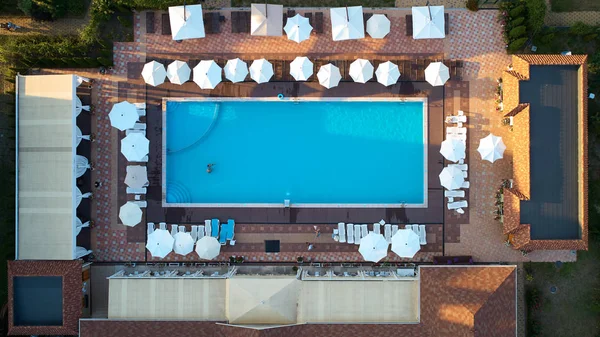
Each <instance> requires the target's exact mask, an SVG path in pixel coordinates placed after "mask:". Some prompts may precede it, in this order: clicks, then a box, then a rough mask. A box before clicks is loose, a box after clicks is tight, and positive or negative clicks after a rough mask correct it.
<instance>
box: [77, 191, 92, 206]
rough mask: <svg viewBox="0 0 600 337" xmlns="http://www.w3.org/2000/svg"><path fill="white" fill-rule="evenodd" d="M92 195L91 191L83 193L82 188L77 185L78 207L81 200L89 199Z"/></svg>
mask: <svg viewBox="0 0 600 337" xmlns="http://www.w3.org/2000/svg"><path fill="white" fill-rule="evenodd" d="M91 196H92V193H91V192H87V193H81V190H80V189H79V187H75V207H77V206H79V204H81V200H83V199H87V198H89V197H91Z"/></svg>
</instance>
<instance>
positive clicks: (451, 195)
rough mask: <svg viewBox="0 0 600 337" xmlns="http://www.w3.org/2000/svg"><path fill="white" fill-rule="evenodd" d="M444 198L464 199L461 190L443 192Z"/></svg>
mask: <svg viewBox="0 0 600 337" xmlns="http://www.w3.org/2000/svg"><path fill="white" fill-rule="evenodd" d="M444 197H446V198H464V197H465V191H463V190H453V191H444Z"/></svg>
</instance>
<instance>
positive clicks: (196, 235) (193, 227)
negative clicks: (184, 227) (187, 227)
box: [190, 225, 198, 242]
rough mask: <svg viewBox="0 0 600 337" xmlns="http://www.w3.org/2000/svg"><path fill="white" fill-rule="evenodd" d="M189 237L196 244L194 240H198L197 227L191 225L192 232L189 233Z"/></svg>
mask: <svg viewBox="0 0 600 337" xmlns="http://www.w3.org/2000/svg"><path fill="white" fill-rule="evenodd" d="M190 235H191V236H192V240H194V242H196V240H197V239H198V226H197V225H192V230H191V232H190Z"/></svg>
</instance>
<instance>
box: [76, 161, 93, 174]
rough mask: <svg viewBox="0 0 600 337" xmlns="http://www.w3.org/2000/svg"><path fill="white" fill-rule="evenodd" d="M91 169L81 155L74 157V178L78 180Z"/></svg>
mask: <svg viewBox="0 0 600 337" xmlns="http://www.w3.org/2000/svg"><path fill="white" fill-rule="evenodd" d="M90 168H92V166H91V165H90V162H89V160H88V159H87V158H86V157H84V156H81V155H76V157H75V178H79V177H81V176H82V175H84V174H85V171H87V170H88V169H90Z"/></svg>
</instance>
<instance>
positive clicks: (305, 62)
mask: <svg viewBox="0 0 600 337" xmlns="http://www.w3.org/2000/svg"><path fill="white" fill-rule="evenodd" d="M312 74H313V63H312V62H311V61H310V60H309V59H308V57H305V56H298V57H296V58H295V59H294V60H293V61H292V62H291V63H290V75H292V77H293V78H294V79H295V80H296V81H306V80H308V78H309V77H310V76H311V75H312Z"/></svg>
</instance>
